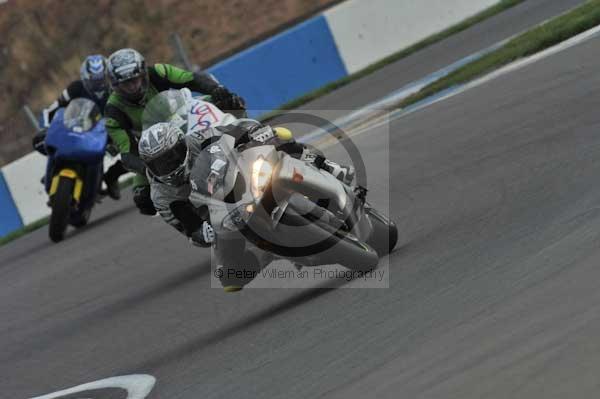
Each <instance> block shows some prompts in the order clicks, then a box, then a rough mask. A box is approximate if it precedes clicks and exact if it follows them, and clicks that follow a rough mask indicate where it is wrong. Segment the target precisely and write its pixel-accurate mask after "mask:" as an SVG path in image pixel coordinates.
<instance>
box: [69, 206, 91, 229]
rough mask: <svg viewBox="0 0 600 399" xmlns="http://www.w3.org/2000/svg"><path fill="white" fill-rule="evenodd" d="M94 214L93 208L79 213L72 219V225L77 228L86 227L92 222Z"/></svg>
mask: <svg viewBox="0 0 600 399" xmlns="http://www.w3.org/2000/svg"><path fill="white" fill-rule="evenodd" d="M91 214H92V208H87V209H85V210H83V211H80V212H77V213H76V214H75V215H73V216H72V217H71V225H72V226H73V227H76V228H80V227H83V226H85V225H86V224H87V223H88V221H89V220H90V215H91Z"/></svg>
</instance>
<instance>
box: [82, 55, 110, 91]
mask: <svg viewBox="0 0 600 399" xmlns="http://www.w3.org/2000/svg"><path fill="white" fill-rule="evenodd" d="M80 76H81V81H82V82H83V87H85V89H86V90H87V91H88V93H90V94H91V95H92V96H94V97H95V98H97V99H102V98H104V97H105V96H106V94H107V93H108V87H109V85H108V78H107V75H106V58H104V56H102V55H98V54H95V55H89V56H87V57H86V58H85V60H84V61H83V64H81V69H80Z"/></svg>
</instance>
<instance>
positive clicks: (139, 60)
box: [108, 48, 148, 103]
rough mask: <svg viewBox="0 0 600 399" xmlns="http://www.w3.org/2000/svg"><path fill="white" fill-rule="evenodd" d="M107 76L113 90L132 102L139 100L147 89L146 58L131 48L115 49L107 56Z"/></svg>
mask: <svg viewBox="0 0 600 399" xmlns="http://www.w3.org/2000/svg"><path fill="white" fill-rule="evenodd" d="M108 77H109V79H110V84H111V86H112V88H113V90H114V91H115V92H116V93H117V94H119V95H120V96H121V97H123V98H124V99H125V100H127V101H129V102H132V103H138V102H140V101H141V100H142V99H143V98H144V95H145V94H146V90H147V89H148V70H147V69H146V60H144V57H143V56H142V55H141V54H140V53H139V52H137V51H136V50H134V49H132V48H124V49H121V50H117V51H115V52H114V53H112V54H111V55H110V57H108Z"/></svg>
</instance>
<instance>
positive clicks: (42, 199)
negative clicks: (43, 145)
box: [2, 152, 50, 225]
mask: <svg viewBox="0 0 600 399" xmlns="http://www.w3.org/2000/svg"><path fill="white" fill-rule="evenodd" d="M45 172H46V157H45V156H43V155H42V154H39V153H37V152H31V153H29V154H27V155H25V156H24V157H22V158H19V159H17V160H16V161H14V162H12V163H10V164H8V165H6V166H5V167H3V168H2V173H3V174H4V179H5V180H6V184H7V185H8V187H9V189H10V193H11V195H12V197H13V200H14V201H15V205H16V207H17V210H18V211H19V214H20V215H21V219H22V221H23V224H24V225H27V224H29V223H33V222H35V221H36V220H39V219H41V218H43V217H45V216H48V215H49V214H50V209H49V208H48V207H47V206H46V201H48V196H47V195H46V192H45V191H44V186H43V185H42V184H41V183H40V179H41V178H42V176H44V173H45Z"/></svg>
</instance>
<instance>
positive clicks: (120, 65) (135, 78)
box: [104, 48, 245, 215]
mask: <svg viewBox="0 0 600 399" xmlns="http://www.w3.org/2000/svg"><path fill="white" fill-rule="evenodd" d="M108 76H109V78H110V83H111V86H112V88H113V92H112V94H111V95H110V97H109V98H108V103H107V104H106V109H105V111H104V116H105V119H106V128H107V130H108V134H109V135H110V137H111V139H112V141H113V143H114V144H115V145H116V146H117V148H118V149H119V151H120V153H121V160H122V162H123V165H124V166H125V168H127V169H128V170H130V171H132V172H135V173H136V176H135V177H134V184H133V200H134V202H135V204H136V206H137V207H138V209H139V211H140V212H141V213H142V214H145V215H154V214H156V209H155V208H154V205H153V203H152V200H151V199H150V185H149V183H148V180H147V179H146V174H145V166H144V163H143V162H142V161H141V160H140V159H139V156H138V141H139V138H140V135H141V132H142V113H143V112H144V107H145V105H146V104H147V103H148V101H149V100H150V99H151V98H153V97H154V96H155V95H156V94H158V93H160V92H161V91H164V90H168V89H181V88H184V87H186V88H188V89H190V90H192V91H196V92H200V93H202V94H208V95H210V96H211V101H212V102H213V103H214V104H215V105H216V106H217V107H219V108H220V109H222V110H226V112H230V113H232V114H234V115H238V116H241V115H243V114H245V104H244V100H243V99H242V98H241V97H239V96H237V95H236V94H234V93H231V92H230V91H229V90H227V89H226V88H225V87H223V86H221V85H220V84H219V83H218V82H217V81H216V80H215V79H214V78H213V77H212V75H210V74H207V73H192V72H189V71H186V70H183V69H180V68H177V67H175V66H173V65H169V64H155V65H154V66H149V67H147V66H146V62H145V60H144V57H143V56H142V55H141V54H140V53H139V52H137V51H136V50H134V49H130V48H125V49H121V50H118V51H116V52H114V53H113V54H111V56H110V57H109V58H108Z"/></svg>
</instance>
